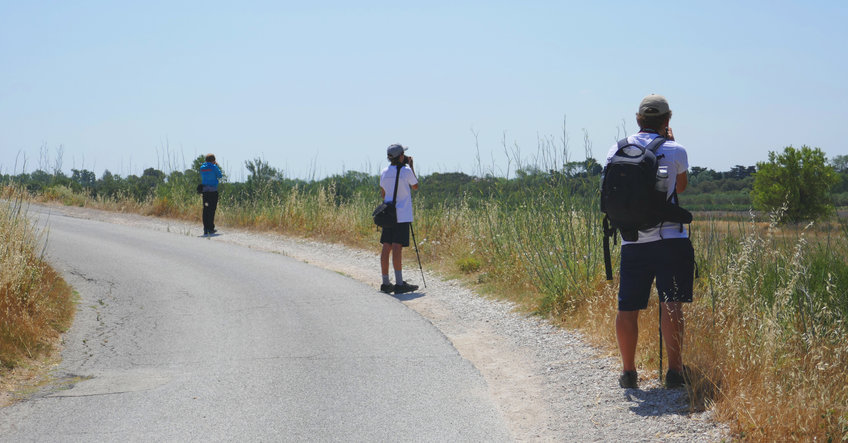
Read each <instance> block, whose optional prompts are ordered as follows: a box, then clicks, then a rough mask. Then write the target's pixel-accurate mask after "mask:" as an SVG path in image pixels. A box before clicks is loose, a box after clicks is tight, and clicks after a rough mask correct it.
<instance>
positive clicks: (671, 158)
mask: <svg viewBox="0 0 848 443" xmlns="http://www.w3.org/2000/svg"><path fill="white" fill-rule="evenodd" d="M670 119H671V109H670V108H669V106H668V101H666V99H665V97H663V96H661V95H656V94H652V95H649V96H647V97H645V98H644V99H643V100H642V102H641V103H640V105H639V112H638V113H637V114H636V121H637V123H638V124H639V128H640V130H639V132H638V133H637V134H634V135H631V136H629V137H628V141H629V142H630V143H635V144H638V145H640V146H642V147H645V146H647V145H648V144H649V143H650V142H651V141H652V140H653V139H655V138H656V137H659V136H663V137H665V138H666V140H667V141H666V142H664V143H663V144H662V145H661V146H660V147H659V149H657V162H658V165H659V166H665V167H666V168H667V169H668V179H667V180H668V183H667V184H668V191H667V195H668V197H669V198H670V199H671V202H672V203H677V202H676V197H677V194H680V193H682V192H683V191H684V190H685V189H686V185H687V184H688V178H687V177H688V176H687V173H686V171H687V170H688V168H689V160H688V156H687V153H686V149H685V148H684V147H683V146H681V145H680V144H679V143H677V142H676V141H674V134H673V133H672V131H671V128H669V127H668V123H669V120H670ZM617 150H618V145H616V146H614V147H613V148H612V149H611V150H610V152H609V154H608V155H607V163H609V161H610V159H611V158H612V157H613V156H614V155H615V153H616V151H617ZM621 244H622V246H621V264H620V266H619V275H620V286H619V291H618V314H617V316H616V320H615V329H616V337H617V339H618V347H619V351H620V352H621V360H622V366H623V371H622V375H621V377H620V378H619V385H620V386H621V387H622V388H636V387H637V386H638V377H637V374H636V363H635V358H636V342H637V339H638V333H639V328H638V319H639V311H640V310H642V309H645V308H647V306H648V299H649V298H650V294H651V286H652V285H653V282H654V279H655V278H656V285H657V292H658V293H659V297H660V309H661V316H662V321H661V329H662V337H663V339H664V341H665V346H666V351H667V352H668V365H669V370H668V372H667V373H666V378H665V383H666V386H667V387H669V388H676V387H679V386H681V385H683V384H685V383H686V382H687V379H688V369H687V368H686V367H685V366H684V365H683V359H682V357H681V348H682V346H683V323H684V322H683V303H689V302H691V301H692V289H693V284H694V269H695V252H694V250H693V249H692V243H691V241H690V240H689V232H688V231H687V229H686V228H685V226H684V225H683V224H680V223H672V222H664V223H660V224H658V225H657V226H654V227H652V228H649V229H645V230H640V231H639V235H638V239H637V240H636V241H624V240H622V242H621Z"/></svg>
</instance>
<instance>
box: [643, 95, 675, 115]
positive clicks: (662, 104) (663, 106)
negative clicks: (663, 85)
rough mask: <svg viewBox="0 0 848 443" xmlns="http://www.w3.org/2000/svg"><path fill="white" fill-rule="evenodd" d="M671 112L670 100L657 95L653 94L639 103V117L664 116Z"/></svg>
mask: <svg viewBox="0 0 848 443" xmlns="http://www.w3.org/2000/svg"><path fill="white" fill-rule="evenodd" d="M669 112H671V108H669V107H668V100H666V99H665V97H663V96H661V95H657V94H651V95H649V96H647V97H645V98H643V99H642V103H639V115H644V116H654V115H663V114H668V113H669Z"/></svg>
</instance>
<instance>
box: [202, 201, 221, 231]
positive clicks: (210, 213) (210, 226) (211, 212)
mask: <svg viewBox="0 0 848 443" xmlns="http://www.w3.org/2000/svg"><path fill="white" fill-rule="evenodd" d="M216 209H218V191H213V192H204V193H203V233H204V234H208V233H210V232H212V231H214V230H215V210H216Z"/></svg>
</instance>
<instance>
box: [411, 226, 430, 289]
mask: <svg viewBox="0 0 848 443" xmlns="http://www.w3.org/2000/svg"><path fill="white" fill-rule="evenodd" d="M409 230H410V231H412V243H413V244H414V245H415V256H416V257H418V269H419V270H420V271H421V281H422V282H423V283H424V287H425V288H426V287H427V280H424V268H422V267H421V255H420V254H418V241H417V240H415V229H413V228H412V223H410V224H409Z"/></svg>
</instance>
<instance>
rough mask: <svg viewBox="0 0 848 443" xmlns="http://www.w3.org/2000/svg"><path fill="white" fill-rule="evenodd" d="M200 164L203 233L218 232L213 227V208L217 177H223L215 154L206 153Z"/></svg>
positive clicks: (216, 195) (214, 205) (216, 200)
mask: <svg viewBox="0 0 848 443" xmlns="http://www.w3.org/2000/svg"><path fill="white" fill-rule="evenodd" d="M204 160H205V161H204V162H203V164H201V165H200V184H201V189H200V190H201V192H202V194H203V235H212V234H214V233H216V232H218V230H217V229H215V210H217V209H218V179H220V178H221V177H223V174H222V173H221V168H220V167H218V162H217V161H216V160H215V154H207V155H206V158H205V159H204Z"/></svg>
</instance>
